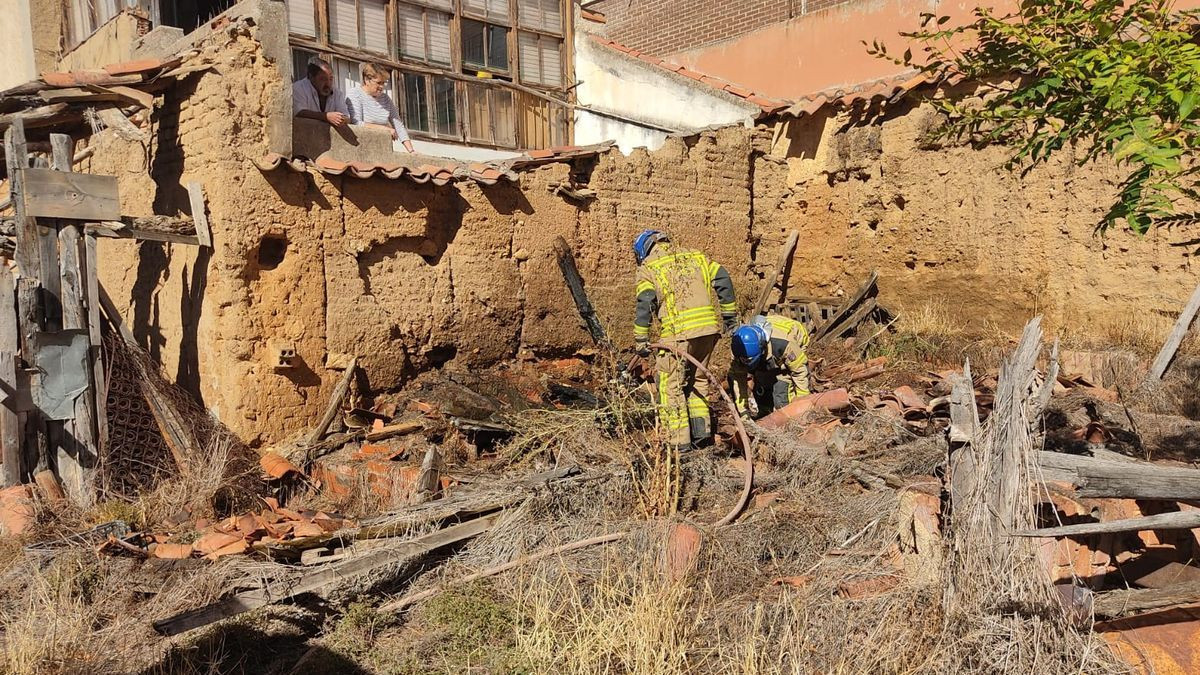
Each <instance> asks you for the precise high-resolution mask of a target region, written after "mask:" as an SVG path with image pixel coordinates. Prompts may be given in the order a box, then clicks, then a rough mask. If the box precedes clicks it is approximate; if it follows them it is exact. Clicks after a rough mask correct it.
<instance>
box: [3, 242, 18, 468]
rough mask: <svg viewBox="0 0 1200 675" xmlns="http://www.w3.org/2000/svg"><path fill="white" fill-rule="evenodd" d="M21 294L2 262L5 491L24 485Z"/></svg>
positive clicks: (7, 267)
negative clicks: (19, 394) (20, 411)
mask: <svg viewBox="0 0 1200 675" xmlns="http://www.w3.org/2000/svg"><path fill="white" fill-rule="evenodd" d="M19 349H20V337H19V333H18V331H17V292H16V284H15V280H14V279H13V271H12V269H10V268H9V266H8V265H7V264H5V263H3V262H0V461H3V465H4V487H12V486H14V485H19V484H20V483H21V477H22V471H21V463H22V462H21V419H20V417H19V416H18V414H17V353H18V351H19Z"/></svg>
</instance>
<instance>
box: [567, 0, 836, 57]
mask: <svg viewBox="0 0 1200 675" xmlns="http://www.w3.org/2000/svg"><path fill="white" fill-rule="evenodd" d="M810 1H811V0H810ZM818 1H820V2H823V3H828V2H831V1H834V0H818ZM805 4H806V3H805V2H804V0H733V1H732V2H731V1H730V0H601V1H600V2H597V3H595V4H593V5H589V8H590V9H594V10H596V11H598V12H602V13H603V14H604V15H605V18H606V19H607V23H606V24H605V29H604V32H605V34H606V35H607V36H608V37H609V38H610V39H612V40H616V41H617V42H620V43H622V44H624V45H627V46H630V47H633V48H634V49H638V50H641V51H643V52H646V53H648V54H654V55H657V56H664V55H667V54H672V53H675V52H680V51H685V50H688V49H692V48H695V47H699V46H702V45H706V44H709V43H712V42H717V41H719V40H724V39H727V38H732V37H736V36H738V35H742V34H744V33H748V32H750V31H752V30H755V29H757V28H762V27H764V26H769V25H771V24H774V23H779V22H781V21H787V20H788V19H790V18H792V17H795V16H799V15H800V14H801V13H802V12H803V11H804V6H805Z"/></svg>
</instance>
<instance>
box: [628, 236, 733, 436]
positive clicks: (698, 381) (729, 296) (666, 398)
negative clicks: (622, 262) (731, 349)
mask: <svg viewBox="0 0 1200 675" xmlns="http://www.w3.org/2000/svg"><path fill="white" fill-rule="evenodd" d="M633 253H634V257H635V258H636V259H637V264H638V269H637V311H636V316H635V317H634V321H633V337H634V344H635V345H636V351H637V353H638V355H639V356H642V357H649V356H650V323H651V319H652V318H653V317H654V315H655V314H657V315H658V322H659V328H658V339H659V340H660V341H662V342H665V343H670V344H671V345H673V346H676V347H678V348H679V349H681V350H683V351H686V352H687V353H688V354H691V355H692V356H693V357H694V358H695V359H696V360H697V361H699V362H701V363H706V362H707V361H708V358H709V356H711V355H712V352H713V348H714V347H715V346H716V344H717V339H718V338H719V337H720V335H721V333H722V329H723V330H724V332H726V333H728V332H729V331H730V330H733V328H734V326H736V325H737V306H736V302H735V300H734V295H733V281H732V280H731V279H730V278H729V272H727V271H725V268H724V267H722V266H721V265H718V264H717V263H715V262H713V261H711V260H709V259H708V256H706V255H704V254H703V253H700V252H699V251H689V250H687V249H684V248H677V247H676V246H675V245H674V244H672V243H671V240H670V238H669V237H668V236H667V235H666V234H665V233H663V232H660V231H658V230H646V231H645V232H642V233H641V234H639V235H638V236H637V239H635V240H634V242H633ZM714 293H715V294H716V296H717V301H718V302H719V314H718V309H717V308H714V307H713V294H714ZM655 369H656V371H657V373H656V376H655V392H656V394H655V397H656V403H657V405H658V420H659V423H660V424H661V425H662V428H664V429H665V430H666V432H667V436H668V439H669V442H670V443H671V445H672V446H673V447H674V448H675V449H676V450H679V451H683V450H687V449H689V448H690V447H692V444H693V443H695V444H697V445H700V444H703V443H705V442H706V441H707V440H708V439H711V438H712V422H711V419H710V413H709V407H708V393H709V384H708V380H707V378H706V377H704V375H703V374H698V373H697V372H696V368H695V366H694V365H692V363H691V362H690V361H688V360H686V359H684V358H682V357H680V356H678V355H676V354H675V353H673V352H670V351H668V350H665V349H660V350H658V354H657V355H656V357H655Z"/></svg>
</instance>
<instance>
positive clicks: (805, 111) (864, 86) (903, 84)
mask: <svg viewBox="0 0 1200 675" xmlns="http://www.w3.org/2000/svg"><path fill="white" fill-rule="evenodd" d="M913 73H914V71H911V70H909V71H906V72H903V73H900V74H898V75H894V76H891V77H886V78H883V79H881V80H873V81H870V82H861V83H859V84H857V85H855V86H853V87H849V88H847V87H831V88H829V89H826V90H824V91H820V92H817V93H814V94H811V95H809V96H806V97H804V98H803V99H801V100H799V101H797V102H796V103H795V104H793V105H792V106H791V107H789V108H788V109H787V110H784V111H783V114H785V115H789V116H792V117H803V116H804V115H812V114H815V113H816V112H817V111H819V110H820V109H821V108H823V107H825V106H826V105H830V104H837V105H838V106H840V107H843V108H852V107H855V106H857V105H860V104H862V103H864V102H870V101H873V100H875V99H883V100H887V101H890V102H894V101H895V100H896V99H897V98H899V97H901V96H903V95H904V94H907V93H909V92H911V91H913V90H914V89H917V88H918V87H921V86H923V85H926V84H931V82H930V81H929V80H928V79H927V78H926V76H925V74H923V73H917V74H916V75H914V74H913ZM948 84H954V82H948Z"/></svg>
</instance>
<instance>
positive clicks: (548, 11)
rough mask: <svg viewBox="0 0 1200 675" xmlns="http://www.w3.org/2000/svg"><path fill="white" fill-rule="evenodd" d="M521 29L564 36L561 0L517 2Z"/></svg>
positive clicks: (526, 0) (524, 0) (519, 0)
mask: <svg viewBox="0 0 1200 675" xmlns="http://www.w3.org/2000/svg"><path fill="white" fill-rule="evenodd" d="M517 21H518V22H519V23H520V24H521V28H530V29H533V30H540V31H543V32H546V33H554V34H555V35H562V33H563V26H562V22H563V21H562V4H561V3H560V2H559V0H517Z"/></svg>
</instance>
